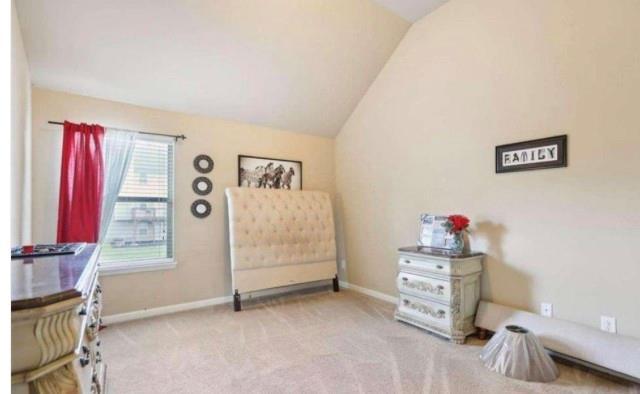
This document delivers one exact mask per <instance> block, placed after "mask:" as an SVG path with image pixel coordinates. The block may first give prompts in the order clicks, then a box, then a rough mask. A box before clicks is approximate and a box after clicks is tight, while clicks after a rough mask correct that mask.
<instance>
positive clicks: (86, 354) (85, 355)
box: [80, 346, 90, 368]
mask: <svg viewBox="0 0 640 394" xmlns="http://www.w3.org/2000/svg"><path fill="white" fill-rule="evenodd" d="M89 357H90V351H89V348H88V347H86V346H82V357H81V358H80V366H81V367H82V368H84V367H86V366H87V365H89Z"/></svg>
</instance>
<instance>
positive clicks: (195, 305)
mask: <svg viewBox="0 0 640 394" xmlns="http://www.w3.org/2000/svg"><path fill="white" fill-rule="evenodd" d="M313 285H315V286H317V284H308V283H305V284H302V285H299V288H307V287H313ZM340 287H342V288H345V289H350V290H353V291H356V292H358V293H361V294H365V295H368V296H369V297H373V298H377V299H379V300H382V301H385V302H390V303H392V304H395V303H396V302H397V301H398V299H397V298H396V297H393V296H390V295H388V294H384V293H381V292H379V291H376V290H371V289H367V288H366V287H362V286H358V285H354V284H352V283H349V282H345V281H340ZM296 290H297V288H296ZM281 291H282V290H280V291H279V292H281ZM271 292H274V293H275V291H273V289H271ZM267 294H270V293H267ZM267 294H261V295H267ZM231 301H233V297H232V296H226V297H217V298H209V299H205V300H199V301H193V302H185V303H182V304H173V305H166V306H160V307H157V308H148V309H142V310H138V311H131V312H125V313H118V314H115V315H108V316H104V317H103V318H102V322H103V323H104V325H108V324H116V323H124V322H127V321H132V320H140V319H146V318H148V317H154V316H162V315H169V314H172V313H176V312H184V311H190V310H193V309H200V308H205V307H208V306H213V305H221V304H227V303H230V302H231Z"/></svg>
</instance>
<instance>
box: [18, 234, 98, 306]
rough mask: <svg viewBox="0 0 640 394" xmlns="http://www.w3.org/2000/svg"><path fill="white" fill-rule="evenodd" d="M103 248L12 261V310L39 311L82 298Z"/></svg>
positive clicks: (90, 245) (94, 245)
mask: <svg viewBox="0 0 640 394" xmlns="http://www.w3.org/2000/svg"><path fill="white" fill-rule="evenodd" d="M99 251H100V248H99V246H98V245H96V244H88V245H87V246H86V247H85V248H84V249H82V251H80V252H79V253H78V254H75V255H72V254H67V255H58V256H47V257H31V258H30V257H27V258H20V259H12V260H11V310H14V311H15V310H20V309H28V308H36V307H41V306H45V305H49V304H53V303H56V302H60V301H63V300H66V299H69V298H74V297H78V296H81V295H82V290H83V289H84V288H85V287H86V286H88V285H89V283H88V282H90V280H91V278H90V276H92V275H91V273H92V272H93V271H94V269H95V267H96V264H97V260H98V258H97V257H98V254H99Z"/></svg>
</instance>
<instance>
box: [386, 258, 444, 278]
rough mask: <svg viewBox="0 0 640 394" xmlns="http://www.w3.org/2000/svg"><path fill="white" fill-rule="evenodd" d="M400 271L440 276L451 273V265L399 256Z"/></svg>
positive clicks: (438, 261)
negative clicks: (405, 270) (404, 269)
mask: <svg viewBox="0 0 640 394" xmlns="http://www.w3.org/2000/svg"><path fill="white" fill-rule="evenodd" d="M398 266H399V267H400V270H402V269H403V268H408V269H413V270H419V271H425V272H433V273H436V274H441V275H449V274H450V273H451V265H450V264H449V262H448V261H441V260H435V259H434V260H430V259H419V258H416V257H413V256H403V255H401V256H400V260H399V261H398Z"/></svg>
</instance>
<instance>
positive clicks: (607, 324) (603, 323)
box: [600, 316, 617, 334]
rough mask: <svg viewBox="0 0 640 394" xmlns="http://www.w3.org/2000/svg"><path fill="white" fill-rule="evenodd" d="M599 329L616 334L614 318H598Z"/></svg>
mask: <svg viewBox="0 0 640 394" xmlns="http://www.w3.org/2000/svg"><path fill="white" fill-rule="evenodd" d="M600 329H601V330H602V331H606V332H611V333H614V334H615V333H616V332H617V330H616V318H615V317H611V316H600Z"/></svg>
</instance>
